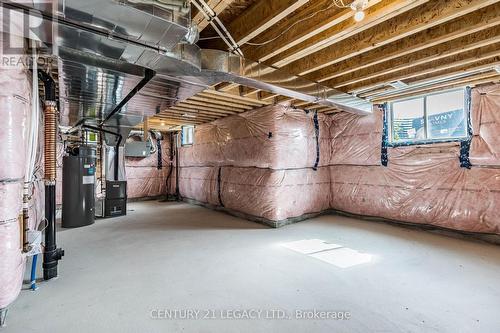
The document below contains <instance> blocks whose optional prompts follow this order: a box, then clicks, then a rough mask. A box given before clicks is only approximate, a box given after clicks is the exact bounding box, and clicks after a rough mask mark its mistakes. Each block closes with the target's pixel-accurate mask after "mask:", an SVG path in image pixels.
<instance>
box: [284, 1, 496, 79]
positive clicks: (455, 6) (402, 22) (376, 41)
mask: <svg viewBox="0 0 500 333" xmlns="http://www.w3.org/2000/svg"><path fill="white" fill-rule="evenodd" d="M496 2H498V0H449V1H430V2H427V3H425V4H423V5H422V6H418V7H416V8H413V9H412V10H410V11H408V12H406V13H403V14H400V15H398V16H396V17H394V18H392V19H389V20H387V21H384V22H382V23H380V24H378V25H376V26H374V27H371V28H369V29H367V30H364V31H362V32H360V33H358V34H356V35H354V36H352V37H349V38H347V39H344V40H342V41H340V42H338V43H335V44H333V45H331V46H328V47H326V48H323V49H321V50H320V51H318V52H315V53H313V54H311V55H310V56H308V57H305V58H302V59H299V60H296V61H294V62H292V63H290V64H288V65H286V66H284V67H283V70H285V71H287V72H289V73H295V74H298V75H306V74H309V73H311V72H314V71H316V70H319V69H322V68H324V67H327V66H330V65H332V64H335V63H338V62H340V61H342V60H346V59H348V58H350V57H353V56H356V55H358V54H361V53H364V52H367V51H370V50H372V49H375V48H377V47H381V46H384V45H387V44H389V43H391V42H394V41H396V40H399V39H402V38H405V37H408V36H410V35H412V34H415V33H418V32H421V31H424V30H426V29H429V28H432V27H435V26H438V25H439V24H442V23H445V22H447V21H450V20H452V19H455V18H457V17H460V16H462V15H466V14H468V13H471V12H473V11H475V10H478V9H481V8H484V7H487V6H488V5H491V4H494V3H496ZM394 27H397V28H396V29H395V28H394ZM353 46H355V47H353Z"/></svg>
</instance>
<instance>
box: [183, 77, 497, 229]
mask: <svg viewBox="0 0 500 333" xmlns="http://www.w3.org/2000/svg"><path fill="white" fill-rule="evenodd" d="M498 91H499V90H498V87H489V88H479V89H476V90H473V97H472V104H473V107H472V110H471V112H472V119H473V123H474V138H473V140H472V148H471V154H470V155H471V161H472V163H473V164H474V166H473V167H472V168H471V169H466V168H461V167H460V162H459V151H460V146H459V144H458V143H446V144H432V145H422V146H410V147H400V148H389V152H388V155H389V164H388V166H387V167H384V166H382V165H381V142H382V127H383V122H382V119H383V113H382V111H381V110H379V109H375V110H374V113H373V115H370V116H364V117H362V116H357V115H352V114H347V113H338V114H335V115H331V116H325V115H321V114H319V115H318V118H317V124H318V126H317V128H319V137H318V143H319V145H318V147H319V161H318V163H317V165H318V166H317V168H314V167H315V164H316V158H317V151H318V150H317V149H316V147H317V145H316V137H317V135H316V134H317V132H316V129H315V125H314V124H315V119H314V117H315V116H314V113H312V112H309V113H306V112H305V111H303V110H295V109H292V108H290V107H287V106H283V105H277V106H273V107H266V108H262V109H258V110H252V111H249V112H246V113H243V114H239V115H235V116H231V117H227V118H224V119H220V120H217V121H215V122H212V123H210V124H204V125H200V126H198V127H197V128H196V131H195V144H194V145H193V146H191V147H183V148H181V150H180V164H181V169H180V190H181V195H182V196H183V197H185V198H188V199H193V200H195V201H198V202H201V203H206V204H209V205H211V206H218V207H224V208H226V209H228V210H230V211H232V212H239V213H243V214H246V215H248V216H251V217H255V218H257V220H262V219H263V220H264V222H266V223H268V224H270V225H273V226H280V225H282V224H285V223H287V222H289V221H290V220H291V219H293V218H301V217H305V216H308V214H316V213H319V212H322V211H326V210H328V209H333V210H337V211H344V212H349V213H353V214H359V215H365V216H372V217H381V218H386V219H391V220H396V221H401V222H409V223H419V224H426V225H435V226H440V227H444V228H449V229H455V230H461V231H471V232H482V233H496V234H500V210H499V209H498V207H499V206H500V169H498V167H500V164H499V162H498V161H499V160H498V152H496V151H495V149H496V148H491V146H494V147H498V144H496V141H495V140H498V135H494V134H493V133H500V131H499V130H498V127H496V126H498V124H499V121H498V110H499V108H498V105H499V103H500V94H498ZM485 147H489V148H487V149H486V148H485ZM479 158H480V161H481V165H479V164H478V161H479Z"/></svg>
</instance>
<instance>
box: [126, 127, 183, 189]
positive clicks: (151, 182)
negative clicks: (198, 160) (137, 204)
mask: <svg viewBox="0 0 500 333" xmlns="http://www.w3.org/2000/svg"><path fill="white" fill-rule="evenodd" d="M163 137H164V140H161V159H162V163H161V165H162V167H161V169H158V153H157V152H155V153H153V154H151V155H149V156H148V157H144V158H141V157H126V158H125V169H126V174H127V195H128V198H147V197H156V196H160V195H165V194H167V188H166V185H167V183H166V180H167V176H168V174H169V171H170V168H171V167H172V165H171V163H170V160H169V156H170V141H169V138H168V136H167V135H164V136H163ZM153 144H154V145H155V147H156V139H154V138H153ZM173 174H174V172H173V171H172V175H173ZM172 175H171V178H172Z"/></svg>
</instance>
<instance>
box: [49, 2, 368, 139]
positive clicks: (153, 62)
mask: <svg viewBox="0 0 500 333" xmlns="http://www.w3.org/2000/svg"><path fill="white" fill-rule="evenodd" d="M168 2H169V1H168V0H162V1H161V2H160V1H158V2H155V1H140V0H137V1H125V0H120V1H114V0H92V1H81V0H64V1H63V0H61V1H60V6H59V8H60V11H59V12H58V13H55V14H54V13H47V12H46V11H45V12H42V15H43V17H44V19H45V20H52V21H54V20H55V19H57V21H58V45H59V48H58V52H59V55H60V56H61V61H62V63H61V68H60V72H61V74H62V75H61V78H60V88H61V89H60V99H61V101H62V103H61V113H62V124H63V125H73V124H74V123H75V122H77V121H79V120H80V119H81V118H82V117H83V118H85V117H87V118H94V119H105V118H107V114H106V112H109V111H110V110H112V109H113V108H114V107H115V106H116V105H117V104H118V103H119V102H120V100H121V99H123V98H124V97H125V96H127V93H128V92H129V91H130V89H131V87H133V86H135V84H136V83H137V82H138V81H140V80H141V79H142V78H143V76H141V74H140V73H141V72H144V68H148V69H152V70H154V71H155V73H156V76H155V77H154V78H153V80H151V82H149V83H148V84H147V85H146V86H145V87H144V88H143V89H142V90H141V91H140V92H139V94H137V95H136V96H134V97H133V98H132V99H130V101H129V102H128V104H127V105H126V106H125V107H124V108H123V109H122V110H120V112H118V113H117V114H116V115H114V116H113V117H111V118H109V121H108V122H107V124H109V125H110V126H111V127H113V128H115V130H116V129H117V128H119V127H122V126H125V127H128V126H135V125H136V124H138V123H140V122H142V120H143V118H144V116H151V115H154V114H155V113H158V112H159V111H161V110H164V109H166V108H168V107H170V106H173V105H175V104H177V103H178V102H179V101H183V100H185V99H187V98H189V97H191V96H193V95H195V94H197V93H198V92H201V91H203V90H204V89H206V88H208V87H210V86H213V85H214V84H217V83H220V82H235V83H239V84H242V85H245V86H249V87H253V88H256V89H261V90H265V91H269V92H272V93H277V94H280V95H284V96H288V97H291V98H295V99H300V100H305V101H308V102H312V103H318V104H323V105H326V106H330V107H335V108H337V109H339V110H343V111H347V112H351V113H357V114H367V113H370V112H371V109H372V104H371V103H370V102H368V101H366V100H364V99H361V98H359V97H356V96H352V95H349V94H346V93H343V92H340V91H337V90H335V89H330V88H327V87H325V86H322V85H320V84H318V83H315V82H312V81H309V80H307V79H305V78H302V77H299V76H296V75H291V74H289V73H286V72H283V71H282V70H280V69H276V68H272V67H269V66H265V65H262V64H260V63H257V62H254V61H251V60H247V59H243V58H241V57H239V56H237V55H233V54H230V53H228V52H224V51H218V50H201V49H199V48H198V47H197V46H196V45H189V44H186V43H183V40H185V37H186V36H187V35H188V33H189V26H190V21H189V16H190V15H188V14H187V13H185V12H182V11H180V10H177V9H176V8H180V7H178V6H177V7H176V5H179V1H172V2H170V4H171V5H172V6H170V7H169V6H167V7H168V9H167V7H165V6H161V5H162V4H163V5H165V4H167V3H168ZM75 81H79V82H75ZM162 89H163V90H165V91H166V93H164V92H163V91H161V90H162ZM96 109H97V110H96Z"/></svg>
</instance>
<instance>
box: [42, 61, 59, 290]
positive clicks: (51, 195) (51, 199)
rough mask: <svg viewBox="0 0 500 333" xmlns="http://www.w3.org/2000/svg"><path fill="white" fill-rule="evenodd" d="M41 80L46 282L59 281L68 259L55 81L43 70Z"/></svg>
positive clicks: (44, 265) (44, 264)
mask: <svg viewBox="0 0 500 333" xmlns="http://www.w3.org/2000/svg"><path fill="white" fill-rule="evenodd" d="M38 77H39V79H40V80H41V81H42V82H43V84H44V87H45V101H44V110H43V112H44V116H45V117H44V118H45V135H44V138H45V140H44V150H45V152H44V162H45V219H46V223H47V226H46V227H45V248H44V252H43V265H42V267H43V279H44V280H50V279H53V278H55V277H57V264H58V261H59V260H61V259H62V257H63V256H64V250H63V249H60V248H57V244H56V158H57V157H56V140H57V109H56V89H55V82H54V79H53V78H52V77H51V76H50V75H49V74H48V73H45V72H44V71H42V70H39V71H38Z"/></svg>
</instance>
